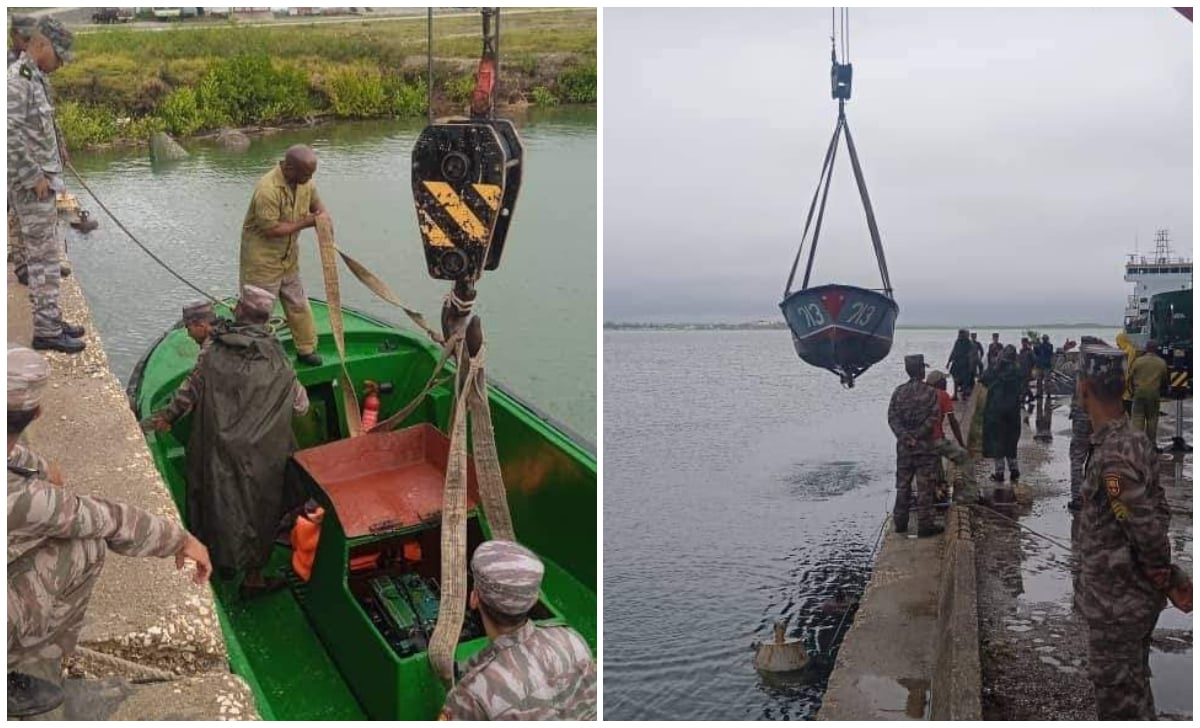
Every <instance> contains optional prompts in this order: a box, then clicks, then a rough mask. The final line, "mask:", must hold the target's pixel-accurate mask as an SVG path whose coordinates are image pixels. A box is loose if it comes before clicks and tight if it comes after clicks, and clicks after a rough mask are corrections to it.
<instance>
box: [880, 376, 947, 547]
mask: <svg viewBox="0 0 1200 728" xmlns="http://www.w3.org/2000/svg"><path fill="white" fill-rule="evenodd" d="M904 371H905V372H907V374H908V381H907V382H905V383H904V384H901V385H900V386H899V387H896V391H894V392H892V400H891V403H890V404H889V405H888V426H889V427H890V428H891V429H892V434H894V435H895V436H896V505H895V506H894V507H893V508H892V523H893V524H894V525H895V527H896V533H907V532H908V512H909V509H910V508H911V505H912V482H913V479H914V478H915V479H916V481H917V536H920V537H925V536H936V535H937V534H939V533H941V532H942V527H941V526H938V525H936V524H935V523H934V522H933V497H934V491H935V489H936V488H937V482H938V454H937V452H936V451H935V449H934V441H933V433H934V429H935V428H936V427H937V425H938V424H939V423H940V422H941V420H942V412H941V409H940V408H939V407H938V398H937V392H936V391H935V390H934V388H933V387H930V386H929V385H928V384H926V383H925V357H924V355H922V354H912V355H910V356H906V357H904Z"/></svg>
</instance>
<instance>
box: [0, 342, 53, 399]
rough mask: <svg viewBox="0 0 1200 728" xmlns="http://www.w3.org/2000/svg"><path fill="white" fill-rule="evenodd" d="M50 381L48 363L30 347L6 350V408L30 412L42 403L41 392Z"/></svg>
mask: <svg viewBox="0 0 1200 728" xmlns="http://www.w3.org/2000/svg"><path fill="white" fill-rule="evenodd" d="M49 381H50V365H49V364H47V363H46V360H45V359H43V358H42V355H41V354H38V353H37V352H36V351H34V350H32V349H26V348H25V347H23V346H17V347H13V348H11V349H9V350H8V410H9V411H10V412H30V411H32V410H35V409H37V407H38V405H39V404H41V403H42V392H44V391H45V389H46V384H47V383H48V382H49Z"/></svg>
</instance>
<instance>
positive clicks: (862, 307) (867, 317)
mask: <svg viewBox="0 0 1200 728" xmlns="http://www.w3.org/2000/svg"><path fill="white" fill-rule="evenodd" d="M874 316H875V307H874V306H868V305H867V304H865V303H859V302H857V301H856V302H854V303H852V304H850V317H849V318H847V319H846V323H848V324H855V325H857V326H862V327H866V326H868V325H870V323H871V319H872V318H873V317H874Z"/></svg>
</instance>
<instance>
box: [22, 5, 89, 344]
mask: <svg viewBox="0 0 1200 728" xmlns="http://www.w3.org/2000/svg"><path fill="white" fill-rule="evenodd" d="M71 43H72V36H71V33H70V31H68V30H67V29H66V27H64V26H63V24H62V23H61V22H59V21H58V20H55V19H53V18H42V19H41V20H40V21H39V22H38V27H37V32H36V33H35V34H34V36H33V38H32V39H31V40H30V41H29V46H28V47H27V48H26V49H25V53H24V55H23V56H22V57H21V59H20V60H18V61H17V63H16V64H14V65H13V67H12V69H10V70H11V72H10V73H9V75H8V187H9V192H10V194H11V195H12V200H13V209H14V210H15V211H16V214H17V220H18V222H19V224H20V228H21V242H22V243H23V245H24V249H25V258H26V261H25V262H26V266H27V269H28V275H29V298H30V301H31V302H32V304H33V344H32V345H33V348H34V349H52V350H55V351H62V352H66V353H69V354H74V353H78V352H80V351H83V348H84V343H83V341H81V340H80V338H81V337H82V336H83V335H84V333H85V332H84V330H83V327H81V326H73V325H71V324H69V323H66V322H65V321H63V319H62V309H61V308H59V305H58V287H59V279H60V276H61V275H62V270H61V265H62V263H61V257H62V250H61V242H60V238H59V230H58V209H57V207H56V205H55V194H56V193H58V192H61V191H63V190H64V189H65V187H64V186H63V181H62V174H63V165H64V161H63V150H62V146H61V144H60V142H59V135H58V131H57V128H56V126H55V123H54V107H53V105H51V103H50V88H49V82H48V81H47V79H46V74H49V73H53V72H54V71H55V70H56V69H58V68H59V67H60V66H61V65H62V64H63V63H65V62H66V61H69V60H71Z"/></svg>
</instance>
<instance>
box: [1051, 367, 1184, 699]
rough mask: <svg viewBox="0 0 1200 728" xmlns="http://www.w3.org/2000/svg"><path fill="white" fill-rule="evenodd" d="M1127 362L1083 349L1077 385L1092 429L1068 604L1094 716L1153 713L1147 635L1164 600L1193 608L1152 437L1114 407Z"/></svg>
mask: <svg viewBox="0 0 1200 728" xmlns="http://www.w3.org/2000/svg"><path fill="white" fill-rule="evenodd" d="M1124 361H1125V356H1124V354H1123V352H1122V351H1121V350H1120V349H1115V348H1112V347H1109V346H1104V345H1101V344H1084V345H1083V346H1082V347H1081V349H1080V366H1079V374H1078V378H1077V384H1076V387H1077V392H1078V395H1079V405H1080V406H1081V407H1082V408H1083V409H1084V411H1086V412H1087V415H1088V419H1089V421H1090V422H1091V425H1092V428H1093V432H1092V452H1091V455H1090V456H1089V457H1088V461H1087V470H1086V473H1085V475H1084V482H1083V488H1082V492H1081V493H1080V497H1081V500H1082V510H1081V512H1080V527H1079V545H1078V551H1077V553H1078V554H1079V555H1080V573H1079V581H1078V585H1077V588H1076V591H1075V605H1076V608H1077V609H1078V610H1079V613H1080V614H1081V615H1082V616H1083V618H1084V620H1086V622H1087V625H1088V648H1089V649H1088V673H1089V676H1090V677H1091V679H1092V684H1093V686H1094V687H1095V692H1096V709H1097V713H1098V715H1099V718H1100V720H1155V719H1156V714H1155V710H1154V695H1153V694H1152V693H1151V691H1150V637H1151V635H1152V634H1153V633H1154V625H1155V624H1156V623H1157V622H1158V614H1159V612H1161V611H1162V610H1163V607H1164V606H1166V602H1167V600H1168V599H1169V600H1170V601H1171V603H1172V604H1174V605H1175V606H1176V607H1177V608H1179V609H1180V610H1181V611H1183V612H1185V613H1186V612H1191V610H1192V582H1191V579H1190V578H1189V577H1188V576H1187V574H1185V573H1184V572H1183V571H1182V570H1181V569H1179V567H1177V566H1175V565H1174V564H1172V563H1171V543H1170V541H1169V540H1168V538H1167V529H1168V526H1169V525H1170V523H1171V510H1170V508H1169V507H1168V506H1167V497H1166V494H1165V493H1164V492H1163V489H1162V488H1161V487H1160V486H1159V484H1158V463H1157V460H1156V457H1155V454H1154V446H1153V443H1151V442H1150V440H1149V438H1147V437H1146V434H1145V433H1144V432H1137V431H1134V430H1131V429H1130V427H1129V418H1128V417H1126V416H1125V412H1124V409H1123V407H1122V404H1121V393H1122V391H1123V389H1124V387H1125V373H1124V367H1123V366H1122V365H1123V364H1124Z"/></svg>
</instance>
